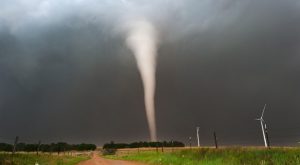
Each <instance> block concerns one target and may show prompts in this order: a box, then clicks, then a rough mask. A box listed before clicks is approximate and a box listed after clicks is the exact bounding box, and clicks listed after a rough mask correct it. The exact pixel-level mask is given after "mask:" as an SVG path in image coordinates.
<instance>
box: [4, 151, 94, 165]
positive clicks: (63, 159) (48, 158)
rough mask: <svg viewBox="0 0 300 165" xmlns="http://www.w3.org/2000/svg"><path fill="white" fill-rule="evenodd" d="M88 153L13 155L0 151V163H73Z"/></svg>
mask: <svg viewBox="0 0 300 165" xmlns="http://www.w3.org/2000/svg"><path fill="white" fill-rule="evenodd" d="M88 158H89V156H88V155H80V156H65V155H62V156H58V155H50V154H40V155H38V156H37V155H36V154H33V153H32V154H31V153H18V154H15V155H14V156H13V157H12V155H11V154H8V153H0V165H35V163H36V162H37V163H38V164H39V165H75V164H77V163H79V162H81V161H83V160H87V159H88Z"/></svg>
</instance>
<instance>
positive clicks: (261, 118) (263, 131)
mask: <svg viewBox="0 0 300 165" xmlns="http://www.w3.org/2000/svg"><path fill="white" fill-rule="evenodd" d="M265 110H266V104H265V106H264V109H263V111H262V114H261V116H260V118H258V119H255V120H258V121H260V124H261V130H262V133H263V137H264V142H265V147H268V142H267V138H266V132H265V131H266V127H267V126H266V124H265V121H264V119H263V117H264V113H265Z"/></svg>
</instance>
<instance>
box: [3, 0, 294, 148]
mask: <svg viewBox="0 0 300 165" xmlns="http://www.w3.org/2000/svg"><path fill="white" fill-rule="evenodd" d="M141 17H143V18H146V19H147V20H149V21H151V22H152V23H153V25H154V26H155V27H156V28H157V31H158V35H159V38H160V40H159V44H158V46H159V49H158V52H157V54H158V55H157V69H156V77H157V79H156V98H155V99H156V117H157V131H158V139H159V140H171V139H174V140H181V141H183V142H187V140H188V137H189V136H192V137H193V138H194V140H195V135H196V126H199V127H200V141H201V144H203V145H210V144H212V142H213V139H212V132H213V131H216V132H217V135H218V136H219V139H220V144H221V145H262V144H263V139H262V135H261V130H260V125H259V123H258V122H257V121H254V118H256V117H258V116H259V115H260V113H261V110H262V108H263V105H264V104H265V103H266V104H267V109H266V113H265V120H266V122H267V123H268V127H269V134H270V140H271V144H274V145H295V144H296V142H297V141H300V133H299V130H300V120H299V116H300V111H299V109H300V102H299V100H300V93H299V91H300V2H299V1H298V0H286V1H282V0H264V1H261V0H245V1H236V0H202V1H198V0H162V1H161V0H160V1H159V0H154V1H146V0H119V1H118V0H114V1H111V0H98V1H97V0H86V1H83V0H75V1H74V0H67V1H59V0H51V1H50V0H43V1H39V0H26V1H25V0H24V1H23V0H2V1H1V2H0V130H1V131H0V141H4V142H11V141H13V138H14V137H15V136H16V135H18V136H20V139H21V141H29V142H31V141H38V140H42V141H45V142H51V141H68V142H93V143H96V144H102V143H104V142H108V141H111V140H114V141H117V142H127V141H136V140H148V139H149V134H148V127H147V120H146V114H145V111H144V109H145V108H144V100H143V86H142V81H141V77H140V74H139V72H138V70H137V65H136V62H135V59H134V56H133V55H132V52H131V51H130V50H129V49H128V48H127V47H126V43H125V39H126V37H125V32H124V29H123V27H122V26H123V25H124V24H125V23H126V22H127V21H131V20H133V21H134V20H135V19H138V18H141ZM194 142H195V143H196V141H194Z"/></svg>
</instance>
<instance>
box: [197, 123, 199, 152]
mask: <svg viewBox="0 0 300 165" xmlns="http://www.w3.org/2000/svg"><path fill="white" fill-rule="evenodd" d="M199 129H200V127H197V142H198V147H200V140H199Z"/></svg>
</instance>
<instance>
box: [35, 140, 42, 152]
mask: <svg viewBox="0 0 300 165" xmlns="http://www.w3.org/2000/svg"><path fill="white" fill-rule="evenodd" d="M40 146H41V141H40V140H39V142H38V145H37V148H36V155H39V151H40Z"/></svg>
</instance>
